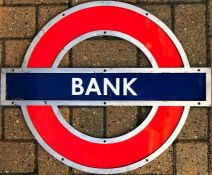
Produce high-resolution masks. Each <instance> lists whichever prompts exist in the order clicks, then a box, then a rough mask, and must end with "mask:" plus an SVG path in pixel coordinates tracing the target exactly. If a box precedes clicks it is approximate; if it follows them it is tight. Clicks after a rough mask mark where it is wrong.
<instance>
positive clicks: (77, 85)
mask: <svg viewBox="0 0 212 175" xmlns="http://www.w3.org/2000/svg"><path fill="white" fill-rule="evenodd" d="M77 90H78V91H77ZM83 92H84V88H83V87H82V79H81V78H72V95H82V94H83Z"/></svg>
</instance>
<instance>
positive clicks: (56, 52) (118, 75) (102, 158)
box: [1, 1, 211, 174]
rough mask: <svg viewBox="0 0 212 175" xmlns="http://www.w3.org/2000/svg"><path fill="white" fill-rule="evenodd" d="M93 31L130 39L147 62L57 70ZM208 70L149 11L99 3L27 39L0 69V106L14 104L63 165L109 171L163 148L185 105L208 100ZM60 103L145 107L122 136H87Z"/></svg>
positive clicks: (174, 132)
mask: <svg viewBox="0 0 212 175" xmlns="http://www.w3.org/2000/svg"><path fill="white" fill-rule="evenodd" d="M96 36H114V37H119V38H122V39H125V40H127V41H129V42H131V43H133V44H134V45H136V46H137V47H138V48H139V49H140V50H141V51H142V52H143V53H144V54H145V55H146V56H147V58H148V59H149V61H150V63H151V64H152V68H82V69H78V68H67V69H60V68H58V65H59V63H60V61H61V59H62V58H63V56H64V55H65V54H66V53H67V52H68V51H69V50H70V49H71V48H72V47H73V46H75V45H76V44H78V43H79V42H81V41H83V40H85V39H88V38H91V37H96ZM210 76H211V69H209V68H190V66H189V63H188V59H187V57H186V54H185V52H184V50H183V48H182V46H181V44H180V43H179V41H178V40H177V38H176V37H175V36H174V34H173V33H172V32H171V31H170V30H169V29H168V28H167V27H166V26H165V24H163V23H162V22H161V21H160V20H159V19H157V18H156V17H155V16H153V15H151V14H150V13H148V12H146V11H144V10H142V9H140V8H138V7H135V6H132V5H129V4H126V3H121V2H114V1H98V2H91V3H86V4H82V5H79V6H76V7H74V8H71V9H69V10H67V11H65V12H63V13H61V14H60V15H58V16H57V17H55V18H54V19H53V20H51V21H50V22H49V23H48V24H47V25H46V26H45V27H44V28H43V29H42V30H41V31H40V32H39V33H38V35H37V36H36V37H35V39H34V40H33V42H32V44H31V45H30V47H29V49H28V51H27V53H26V56H25V58H24V62H23V65H22V68H20V69H2V71H1V105H20V106H21V108H22V111H23V114H24V118H25V120H26V122H27V125H28V126H29V128H30V130H31V132H32V133H33V135H34V136H35V138H36V139H37V141H38V142H39V143H40V145H41V146H42V147H43V148H44V149H45V150H46V151H48V152H49V153H50V154H51V155H52V156H54V157H55V158H57V159H58V160H60V161H62V162H63V163H64V164H66V165H69V166H71V167H73V168H76V169H79V170H82V171H86V172H91V173H97V174H115V173H122V172H127V171H130V170H133V169H136V168H138V167H140V166H143V165H145V164H147V163H148V162H150V161H152V160H153V159H154V158H156V157H157V156H159V155H160V154H161V153H162V152H163V151H164V150H165V149H166V148H168V147H169V146H170V145H171V143H172V142H173V141H174V139H175V138H176V137H177V135H178V134H179V132H180V130H181V129H182V127H183V125H184V123H185V120H186V118H187V115H188V112H189V109H190V106H210V105H211V94H210V92H211V77H210ZM60 105H67V106H152V110H151V112H150V114H149V115H148V117H147V118H146V119H145V121H144V122H143V123H142V124H141V125H140V126H138V127H137V128H136V129H134V130H133V131H131V132H130V133H128V134H125V135H123V136H120V137H115V138H93V137H90V136H87V135H85V134H83V133H81V132H79V131H77V130H75V129H74V128H73V127H72V126H70V125H69V124H68V123H66V121H65V120H64V119H63V117H62V116H61V114H60V112H59V110H58V106H60Z"/></svg>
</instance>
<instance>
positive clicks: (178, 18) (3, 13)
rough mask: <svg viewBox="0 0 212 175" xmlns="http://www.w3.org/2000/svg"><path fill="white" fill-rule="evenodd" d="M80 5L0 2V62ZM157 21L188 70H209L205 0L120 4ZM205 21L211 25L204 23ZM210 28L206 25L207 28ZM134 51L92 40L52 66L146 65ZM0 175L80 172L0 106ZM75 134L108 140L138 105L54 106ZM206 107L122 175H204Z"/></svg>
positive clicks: (137, 112) (209, 141)
mask: <svg viewBox="0 0 212 175" xmlns="http://www.w3.org/2000/svg"><path fill="white" fill-rule="evenodd" d="M87 1H88V0H71V1H68V0H57V1H56V0H0V65H1V67H20V66H21V63H22V61H23V56H24V54H25V52H26V49H27V47H28V45H29V44H30V42H31V41H32V39H33V37H34V36H35V34H36V33H37V32H38V31H39V29H40V28H41V27H43V26H44V24H46V22H48V21H49V20H50V19H51V18H53V17H54V16H55V15H57V14H58V13H60V12H62V11H64V10H65V9H68V8H70V7H72V6H74V5H77V4H80V3H83V2H87ZM123 2H128V3H131V4H135V5H137V6H139V7H142V8H144V9H146V10H148V11H149V12H151V13H152V14H154V15H156V16H157V17H159V18H160V19H162V20H163V21H164V22H165V23H166V24H167V25H168V26H169V27H170V28H171V29H172V31H173V32H174V33H175V34H176V35H177V37H178V38H179V40H180V41H181V43H182V45H183V47H184V49H185V51H186V53H187V55H188V59H189V61H190V64H191V66H193V67H196V66H202V67H211V66H212V64H211V60H212V55H211V53H212V52H211V49H212V0H142V1H141V0H123ZM210 19H211V20H210ZM210 26H211V27H210ZM147 66H149V63H148V62H147V61H146V59H145V57H144V56H143V54H142V53H140V51H139V50H138V49H137V48H136V47H135V46H133V45H131V44H129V43H128V42H126V41H123V40H120V39H116V38H111V37H108V38H104V37H103V38H102V37H98V38H94V39H90V40H87V41H84V42H82V43H80V44H78V45H77V46H75V47H74V48H73V49H72V50H71V51H70V52H69V53H68V54H66V55H65V57H64V59H63V60H62V62H61V64H60V67H147ZM0 110H1V112H0V174H6V173H9V174H39V175H46V174H50V175H52V174H56V175H57V174H58V175H67V174H71V175H72V174H73V175H74V174H76V175H77V174H86V173H83V172H80V171H78V170H74V169H72V168H69V167H67V166H65V165H63V164H61V163H60V162H58V161H57V160H55V159H54V158H52V156H50V155H49V154H48V153H47V152H46V151H44V150H43V148H41V147H40V146H39V144H38V143H37V142H36V140H35V139H34V137H33V136H32V134H31V133H30V131H29V130H28V128H27V126H26V124H25V122H24V120H23V116H22V112H21V110H20V108H18V107H3V108H0ZM60 111H61V113H62V114H63V116H64V118H65V119H66V120H67V121H68V122H70V124H71V125H72V126H74V127H75V128H76V129H78V130H80V131H82V132H84V133H86V134H88V135H91V136H95V137H114V136H118V135H121V134H124V133H127V132H129V131H130V130H132V129H133V128H135V127H136V126H138V124H140V123H141V122H142V121H143V120H144V118H145V116H147V114H148V112H149V109H148V108H144V107H142V108H141V107H107V108H101V107H99V108H95V107H92V108H88V107H83V108H82V107H74V108H67V107H61V108H60ZM211 117H212V116H211V110H210V109H207V108H192V110H191V111H190V114H189V118H188V120H187V122H186V124H185V126H184V128H183V130H182V132H181V133H180V135H179V136H178V138H177V140H176V141H175V142H174V143H173V144H172V146H171V147H169V149H167V150H166V151H165V152H164V153H163V154H162V155H161V156H159V157H158V158H157V159H155V160H154V161H152V162H151V163H149V164H148V165H146V166H144V167H141V168H139V169H137V170H135V171H132V172H129V174H135V175H140V174H179V175H184V174H185V175H190V174H191V175H197V174H200V175H212V154H211V153H212V137H211V136H212V120H211Z"/></svg>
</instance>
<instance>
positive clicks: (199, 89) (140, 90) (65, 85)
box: [6, 73, 206, 101]
mask: <svg viewBox="0 0 212 175" xmlns="http://www.w3.org/2000/svg"><path fill="white" fill-rule="evenodd" d="M72 78H80V79H82V82H83V85H82V86H83V89H84V91H86V89H87V87H88V85H89V83H90V80H91V78H95V79H96V82H97V83H98V86H99V90H100V91H101V95H98V94H97V93H96V92H91V93H90V94H89V95H85V92H84V93H83V94H82V95H73V94H72V87H73V86H72ZM104 78H107V79H108V80H109V81H110V82H111V83H112V84H113V85H114V86H115V83H116V80H117V79H116V78H119V79H120V94H119V95H116V94H115V93H114V92H113V91H112V90H111V89H110V88H108V93H107V95H104V94H103V83H104V82H103V80H104ZM124 78H127V81H128V82H129V81H130V80H132V79H133V78H136V81H135V82H133V83H132V85H131V86H130V87H131V88H132V90H133V91H134V92H135V93H136V95H135V94H134V95H133V94H132V93H131V92H129V91H128V92H127V94H124V93H123V79H124ZM6 92H7V93H6V100H57V101H59V100H83V101H88V100H105V101H106V100H107V101H110V100H111V101H119V100H122V101H205V100H206V74H205V73H6Z"/></svg>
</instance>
